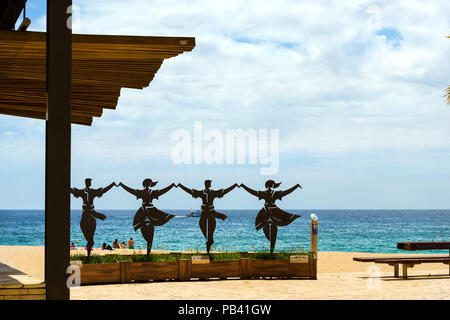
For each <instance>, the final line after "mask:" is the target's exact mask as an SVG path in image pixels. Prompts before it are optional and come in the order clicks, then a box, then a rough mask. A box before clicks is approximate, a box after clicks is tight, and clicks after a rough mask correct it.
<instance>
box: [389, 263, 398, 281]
mask: <svg viewBox="0 0 450 320" xmlns="http://www.w3.org/2000/svg"><path fill="white" fill-rule="evenodd" d="M389 265H390V266H392V267H394V277H395V278H398V276H399V275H398V271H399V267H398V263H390V264H389Z"/></svg>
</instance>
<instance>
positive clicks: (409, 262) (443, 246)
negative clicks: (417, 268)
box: [353, 241, 450, 279]
mask: <svg viewBox="0 0 450 320" xmlns="http://www.w3.org/2000/svg"><path fill="white" fill-rule="evenodd" d="M397 248H398V249H401V250H407V251H418V250H450V241H440V242H431V241H423V242H397ZM353 261H359V262H375V263H384V264H388V265H390V266H393V267H394V277H396V278H398V277H399V265H400V264H401V265H402V271H403V278H405V279H406V278H408V268H412V267H414V265H416V264H422V263H444V264H448V265H449V275H450V254H449V256H434V257H430V256H419V255H418V256H415V257H412V256H409V257H355V258H353Z"/></svg>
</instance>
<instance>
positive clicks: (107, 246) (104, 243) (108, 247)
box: [102, 242, 112, 250]
mask: <svg viewBox="0 0 450 320" xmlns="http://www.w3.org/2000/svg"><path fill="white" fill-rule="evenodd" d="M102 250H112V248H111V246H110V245H109V244H106V242H103V245H102Z"/></svg>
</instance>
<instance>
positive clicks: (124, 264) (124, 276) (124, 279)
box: [120, 261, 131, 283]
mask: <svg viewBox="0 0 450 320" xmlns="http://www.w3.org/2000/svg"><path fill="white" fill-rule="evenodd" d="M130 264H131V262H128V261H121V262H120V282H121V283H130V282H131V270H130Z"/></svg>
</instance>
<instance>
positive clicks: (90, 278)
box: [81, 258, 317, 285]
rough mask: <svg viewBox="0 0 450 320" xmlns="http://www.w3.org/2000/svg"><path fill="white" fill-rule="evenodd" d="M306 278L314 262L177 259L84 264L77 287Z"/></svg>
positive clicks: (312, 274)
mask: <svg viewBox="0 0 450 320" xmlns="http://www.w3.org/2000/svg"><path fill="white" fill-rule="evenodd" d="M265 277H276V278H306V279H317V259H309V260H308V263H290V261H289V260H263V259H250V258H242V259H239V260H219V261H215V260H213V261H210V263H208V264H192V262H191V260H187V259H186V260H183V259H180V260H178V261H170V262H120V263H102V264H84V265H83V266H82V267H81V284H82V285H85V284H100V283H130V282H133V281H149V280H155V281H158V280H179V281H189V280H191V279H193V278H194V279H227V278H240V279H258V278H265Z"/></svg>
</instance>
